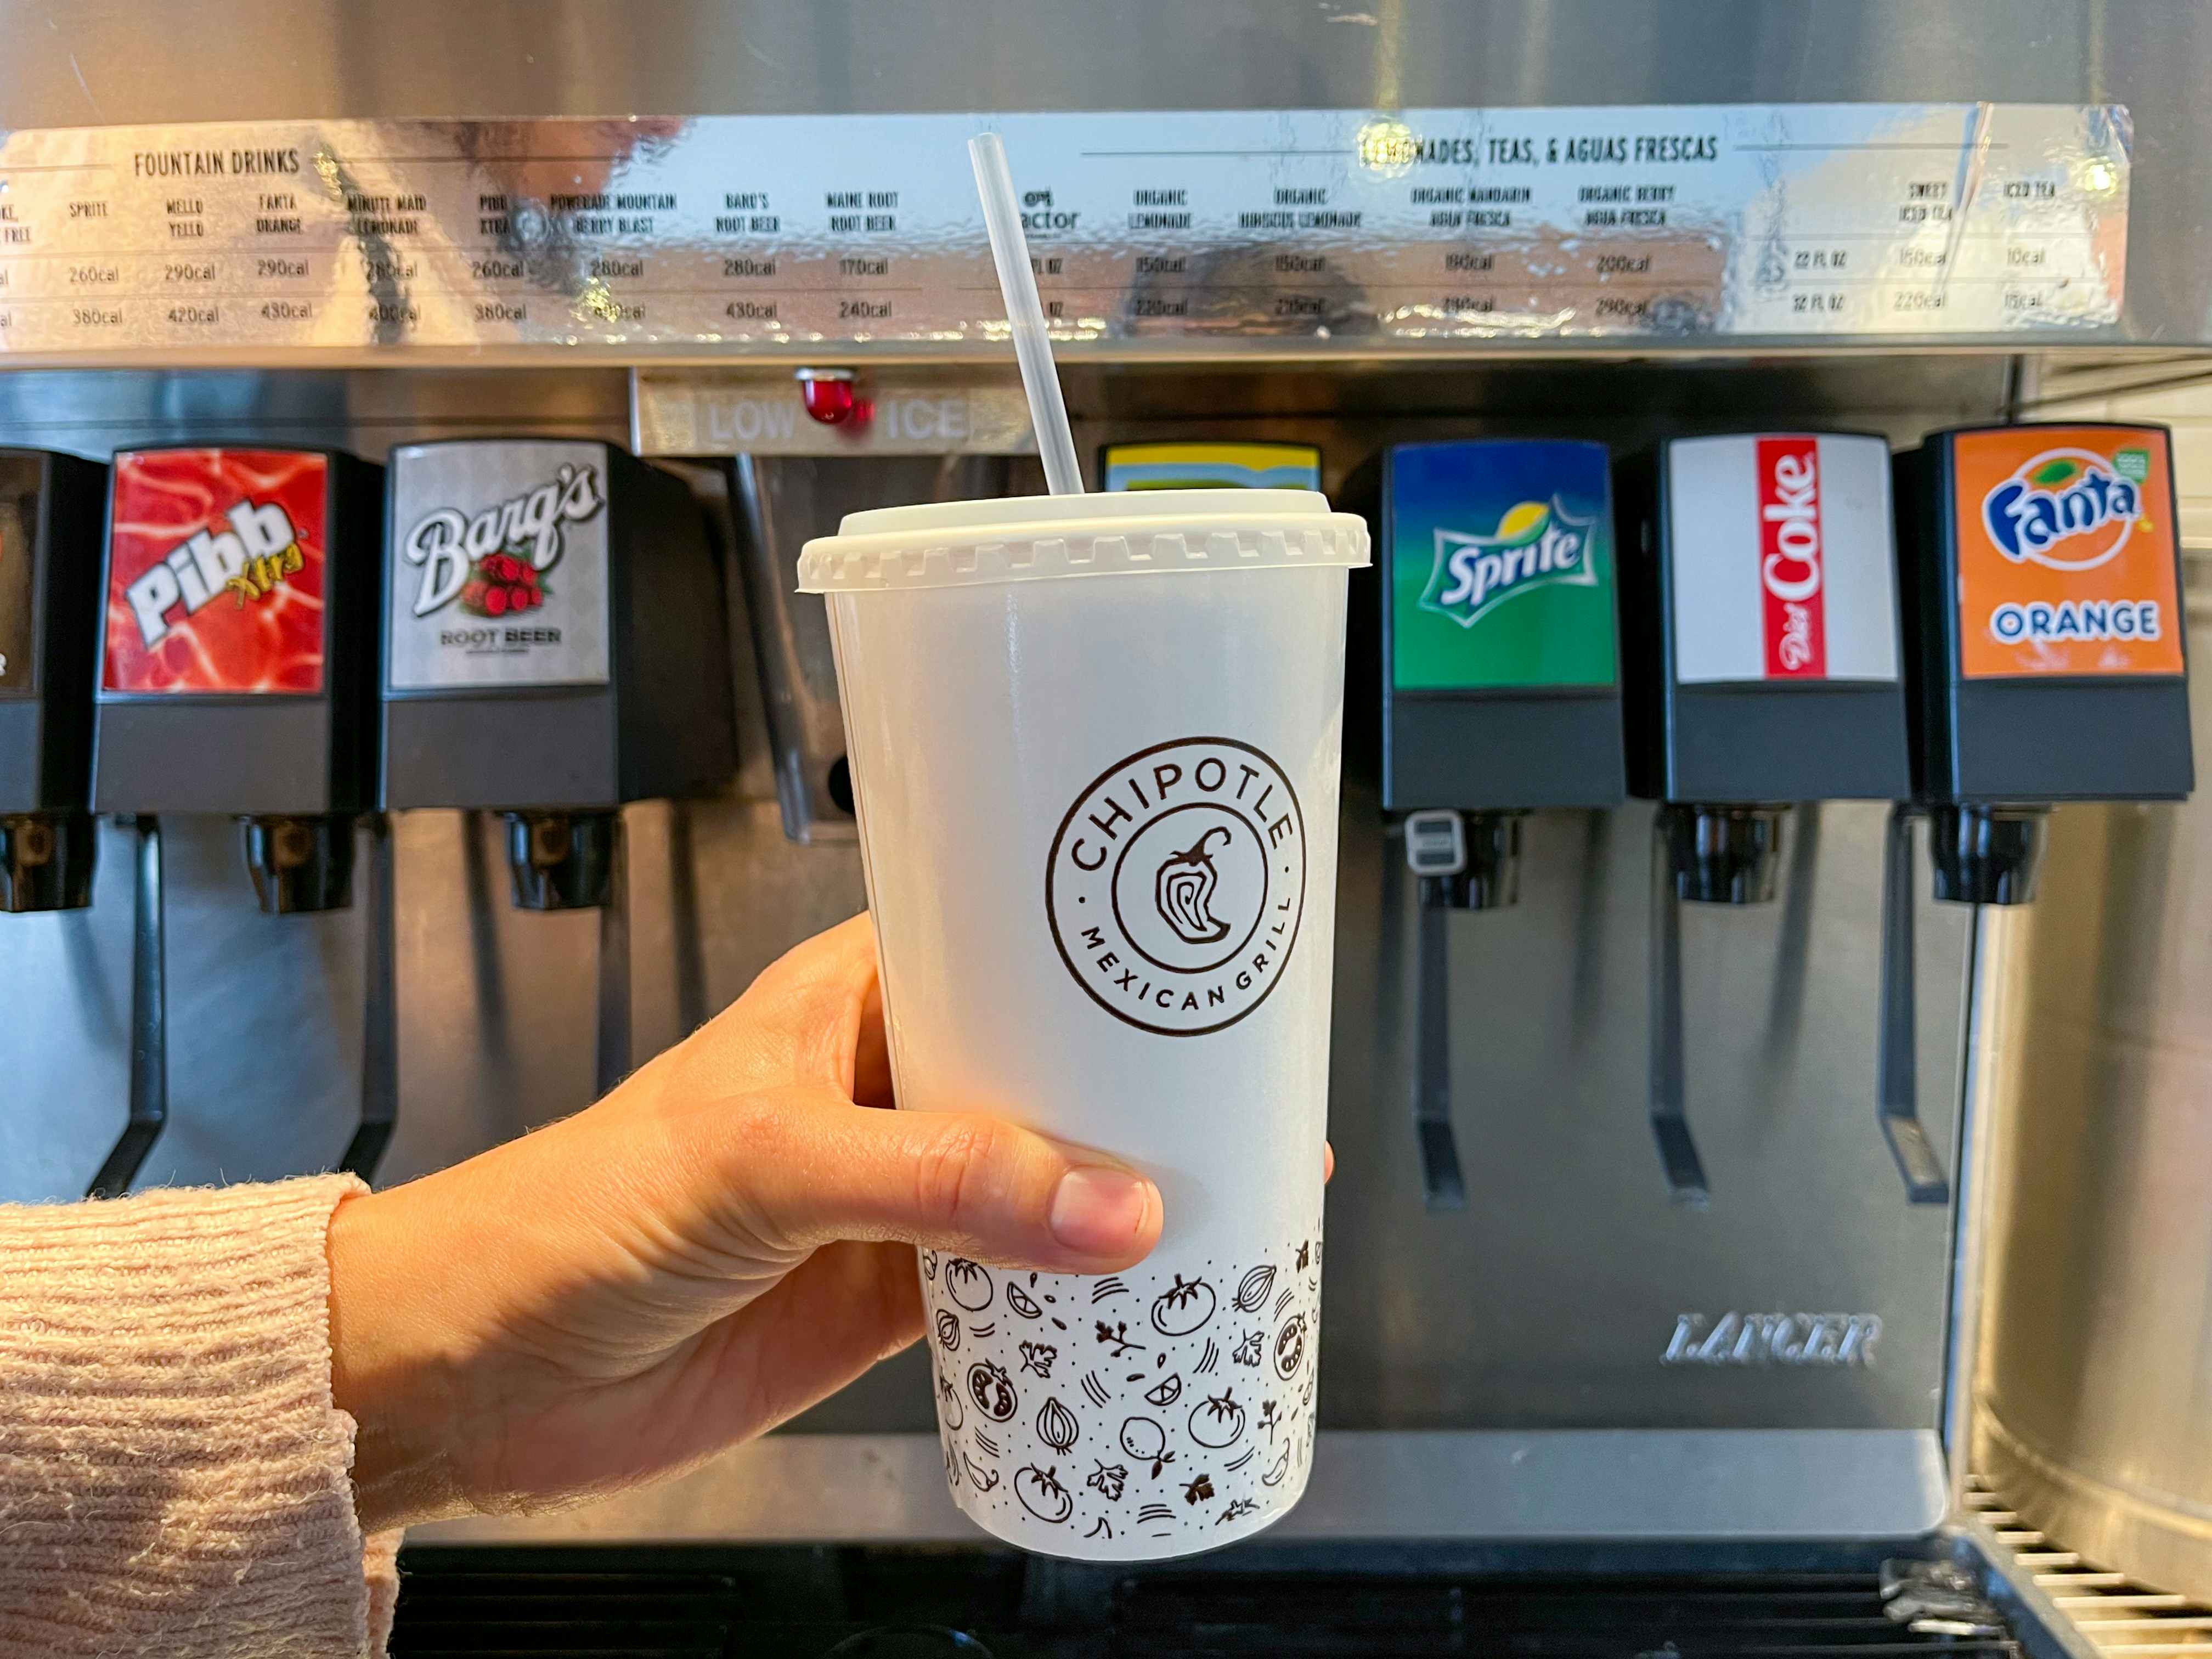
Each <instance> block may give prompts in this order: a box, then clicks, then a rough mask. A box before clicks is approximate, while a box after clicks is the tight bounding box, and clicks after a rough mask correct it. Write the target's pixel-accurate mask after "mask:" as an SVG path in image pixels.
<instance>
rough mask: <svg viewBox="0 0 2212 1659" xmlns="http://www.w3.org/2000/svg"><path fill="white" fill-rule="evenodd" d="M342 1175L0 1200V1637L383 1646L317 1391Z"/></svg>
mask: <svg viewBox="0 0 2212 1659" xmlns="http://www.w3.org/2000/svg"><path fill="white" fill-rule="evenodd" d="M364 1190H366V1189H365V1188H363V1187H362V1184H361V1183H360V1182H357V1181H356V1180H354V1179H353V1178H352V1177H351V1176H316V1177H314V1178H313V1179H309V1180H303V1181H287V1182H278V1183H276V1184H275V1185H272V1186H253V1187H232V1188H222V1189H218V1190H213V1191H199V1190H195V1191H163V1192H152V1193H148V1194H144V1195H143V1196H141V1197H137V1198H128V1199H120V1200H112V1201H109V1202H102V1203H92V1204H69V1205H40V1206H0V1656H6V1659H17V1656H26V1659H27V1656H32V1655H36V1656H39V1659H51V1656H58V1655H70V1654H118V1653H130V1654H136V1655H143V1656H155V1655H158V1656H161V1659H202V1656H204V1659H217V1656H222V1659H264V1656H283V1659H295V1656H296V1659H309V1656H313V1659H323V1656H326V1655H328V1656H347V1659H353V1656H358V1655H363V1654H368V1655H380V1654H381V1653H382V1652H383V1650H384V1643H385V1638H386V1633H387V1632H388V1631H389V1629H390V1626H391V1619H392V1601H393V1599H394V1596H395V1595H396V1593H397V1588H398V1580H397V1577H396V1573H395V1570H394V1567H393V1556H394V1553H395V1552H396V1551H397V1550H398V1534H389V1535H386V1536H383V1537H380V1538H375V1539H371V1540H368V1541H366V1542H364V1541H363V1540H362V1534H361V1528H360V1527H359V1526H358V1525H357V1524H356V1521H355V1518H354V1508H353V1492H352V1487H351V1486H350V1484H349V1480H348V1472H349V1469H350V1468H351V1466H352V1462H353V1438H354V1424H353V1419H351V1418H349V1417H348V1416H347V1415H346V1414H345V1413H343V1412H342V1411H340V1410H339V1409H338V1408H337V1407H336V1406H335V1405H334V1404H332V1403H331V1342H330V1288H331V1280H330V1264H329V1259H328V1257H327V1255H326V1254H325V1234H326V1233H327V1231H328V1229H329V1224H330V1217H331V1211H332V1210H333V1209H334V1208H335V1207H337V1202H338V1200H340V1199H342V1198H343V1197H345V1196H346V1195H347V1194H350V1193H356V1192H362V1191H364Z"/></svg>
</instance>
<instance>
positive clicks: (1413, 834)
mask: <svg viewBox="0 0 2212 1659" xmlns="http://www.w3.org/2000/svg"><path fill="white" fill-rule="evenodd" d="M1406 867H1407V869H1408V870H1411V871H1412V872H1413V874H1414V875H1416V876H1417V877H1419V878H1420V923H1419V927H1420V963H1419V971H1418V974H1417V976H1416V979H1415V982H1414V1019H1415V1022H1416V1028H1415V1037H1414V1043H1413V1066H1414V1071H1413V1133H1414V1135H1415V1137H1416V1139H1417V1140H1418V1143H1419V1147H1420V1154H1421V1193H1422V1196H1423V1199H1424V1200H1425V1202H1426V1203H1427V1205H1428V1207H1429V1208H1430V1209H1431V1210H1463V1209H1465V1208H1466V1207H1467V1180H1466V1177H1465V1176H1463V1175H1462V1173H1461V1171H1460V1163H1459V1142H1458V1138H1457V1136H1456V1134H1455V1133H1454V1131H1453V1129H1452V1120H1451V929H1450V919H1451V913H1452V906H1451V890H1452V887H1453V885H1454V884H1456V883H1459V882H1462V881H1464V880H1465V878H1466V875H1467V826H1466V824H1465V823H1463V822H1462V820H1461V817H1460V815H1459V814H1458V813H1456V812H1453V811H1427V812H1414V813H1410V814H1408V815H1407V819H1406Z"/></svg>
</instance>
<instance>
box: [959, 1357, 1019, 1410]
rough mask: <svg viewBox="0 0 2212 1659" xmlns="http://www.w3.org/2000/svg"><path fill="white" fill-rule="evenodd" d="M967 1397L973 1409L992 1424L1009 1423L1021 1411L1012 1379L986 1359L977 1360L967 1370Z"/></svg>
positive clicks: (1003, 1370) (1003, 1369) (1004, 1370)
mask: <svg viewBox="0 0 2212 1659" xmlns="http://www.w3.org/2000/svg"><path fill="white" fill-rule="evenodd" d="M968 1397H969V1399H970V1400H973V1401H975V1409H976V1410H977V1411H979V1412H981V1413H983V1415H984V1416H986V1417H987V1418H989V1419H991V1420H992V1421H993V1422H994V1423H1005V1422H1007V1421H1010V1420H1011V1419H1012V1417H1013V1414H1014V1413H1016V1412H1018V1411H1019V1410H1020V1409H1021V1403H1022V1402H1021V1401H1020V1399H1019V1398H1018V1396H1017V1395H1015V1393H1014V1382H1013V1379H1012V1377H1010V1376H1007V1375H1006V1369H1005V1367H1003V1366H1000V1365H995V1364H992V1363H991V1362H990V1361H989V1360H987V1359H979V1360H977V1361H976V1362H975V1364H973V1365H970V1366H969V1368H968Z"/></svg>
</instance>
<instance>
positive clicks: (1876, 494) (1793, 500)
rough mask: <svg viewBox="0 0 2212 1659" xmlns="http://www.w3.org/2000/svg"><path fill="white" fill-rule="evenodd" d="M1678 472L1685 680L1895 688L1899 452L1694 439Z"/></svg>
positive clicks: (1845, 438) (1775, 438)
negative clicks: (1892, 497)
mask: <svg viewBox="0 0 2212 1659" xmlns="http://www.w3.org/2000/svg"><path fill="white" fill-rule="evenodd" d="M1665 465H1666V468H1667V517H1668V522H1667V537H1668V571H1669V578H1670V580H1669V586H1670V590H1671V592H1670V594H1669V607H1670V610H1671V611H1672V614H1673V617H1674V678H1675V679H1676V680H1677V681H1678V682H1679V683H1680V684H1714V683H1719V682H1736V683H1743V682H1759V683H1768V682H1776V681H1781V682H1791V683H1812V682H1820V681H1826V680H1873V681H1884V680H1886V681H1894V680H1896V678H1898V615H1897V573H1896V565H1897V559H1896V548H1895V542H1894V540H1893V529H1892V526H1891V523H1890V509H1889V447H1888V445H1887V444H1886V443H1884V442H1883V441H1882V440H1881V439H1880V438H1875V437H1860V436H1855V435H1844V434H1834V433H1817V434H1816V433H1794V432H1793V433H1760V434H1756V435H1745V436H1741V437H1729V438H1687V439H1680V440H1677V441H1674V442H1673V443H1670V444H1668V446H1667V450H1666V460H1665Z"/></svg>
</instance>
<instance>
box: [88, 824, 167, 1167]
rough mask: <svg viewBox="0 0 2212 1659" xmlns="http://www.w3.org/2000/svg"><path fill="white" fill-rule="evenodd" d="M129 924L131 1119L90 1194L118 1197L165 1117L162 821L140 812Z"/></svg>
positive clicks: (165, 1037) (150, 1144)
mask: <svg viewBox="0 0 2212 1659" xmlns="http://www.w3.org/2000/svg"><path fill="white" fill-rule="evenodd" d="M136 828H137V834H138V856H137V859H136V860H133V868H134V869H135V871H136V872H137V879H136V882H135V884H134V890H133V896H132V900H131V1117H130V1121H128V1122H127V1123H126V1124H125V1126H124V1129H123V1135H122V1138H121V1139H118V1141H117V1142H116V1143H115V1147H114V1150H113V1151H112V1152H109V1153H108V1155H107V1161H106V1163H104V1164H101V1165H100V1173H99V1174H98V1175H96V1176H94V1177H93V1178H92V1185H91V1186H90V1187H88V1188H86V1190H85V1196H86V1197H88V1198H120V1197H122V1196H123V1194H125V1193H126V1192H128V1191H129V1190H130V1189H131V1181H132V1180H133V1179H134V1178H135V1177H136V1176H137V1174H138V1170H139V1166H140V1165H142V1164H144V1163H145V1162H146V1155H147V1153H149V1152H152V1151H153V1150H154V1142H155V1140H156V1139H159V1138H160V1136H161V1126H162V1125H163V1124H165V1123H167V1121H169V1030H168V998H167V994H166V992H165V988H164V986H163V982H162V965H163V964H162V939H161V820H160V819H159V818H157V817H154V816H153V814H151V813H142V814H141V815H140V816H139V817H138V818H137V823H136Z"/></svg>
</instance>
